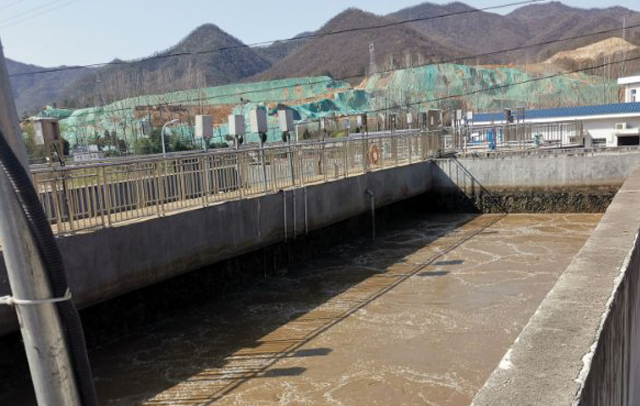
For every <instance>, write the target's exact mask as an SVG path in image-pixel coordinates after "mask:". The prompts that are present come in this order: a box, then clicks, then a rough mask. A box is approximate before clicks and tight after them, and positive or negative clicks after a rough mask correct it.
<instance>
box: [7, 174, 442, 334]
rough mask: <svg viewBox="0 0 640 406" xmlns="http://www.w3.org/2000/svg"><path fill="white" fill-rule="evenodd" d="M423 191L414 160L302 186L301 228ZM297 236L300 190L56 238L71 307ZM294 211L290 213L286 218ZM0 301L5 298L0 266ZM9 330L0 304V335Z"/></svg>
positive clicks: (427, 184)
mask: <svg viewBox="0 0 640 406" xmlns="http://www.w3.org/2000/svg"><path fill="white" fill-rule="evenodd" d="M430 188H431V164H430V163H418V164H414V165H409V166H403V167H398V168H392V169H386V170H382V171H377V172H372V173H368V174H365V175H359V176H354V177H349V178H346V179H342V180H339V181H334V182H329V183H326V184H320V185H314V186H309V187H308V188H307V189H306V201H307V205H306V213H307V217H306V218H307V221H306V224H307V225H308V228H309V230H314V229H319V228H322V227H325V226H328V225H330V224H334V223H337V222H340V221H343V220H346V219H348V218H351V217H354V216H357V215H360V214H363V213H367V212H368V211H369V210H370V200H369V197H368V196H367V195H366V194H365V191H366V190H367V189H369V190H371V191H372V192H373V193H374V194H375V202H376V206H377V207H380V206H385V205H388V204H391V203H394V202H397V201H401V200H404V199H407V198H410V197H413V196H416V195H419V194H422V193H425V192H426V191H428V190H429V189H430ZM285 205H286V224H287V231H286V234H287V236H288V238H292V237H293V234H294V225H295V232H297V233H298V234H302V233H304V231H305V191H304V189H296V190H295V191H291V190H289V191H286V193H282V192H281V193H278V194H273V195H266V196H260V197H255V198H249V199H242V200H236V201H230V202H225V203H221V204H217V205H214V206H210V207H206V208H200V209H194V210H190V211H185V212H179V213H175V214H172V215H168V216H166V217H160V218H151V219H147V220H144V221H138V222H132V223H129V224H126V225H120V226H117V227H113V228H106V229H101V230H96V231H93V232H88V233H84V234H78V235H75V236H71V237H65V238H60V239H59V240H58V242H59V246H60V250H61V252H62V255H63V257H64V260H65V265H66V269H67V273H68V276H69V283H70V286H71V288H72V292H73V294H74V298H75V300H76V303H77V304H78V306H79V307H86V306H89V305H91V304H95V303H97V302H100V301H103V300H107V299H109V298H113V297H115V296H118V295H121V294H123V293H126V292H129V291H132V290H135V289H138V288H141V287H144V286H147V285H150V284H152V283H154V282H158V281H162V280H165V279H168V278H171V277H174V276H177V275H179V274H182V273H185V272H188V271H192V270H195V269H198V268H201V267H203V266H206V265H210V264H213V263H215V262H218V261H222V260H224V259H228V258H232V257H235V256H238V255H240V254H243V253H247V252H250V251H254V250H257V249H260V248H262V247H264V246H267V245H270V244H274V243H277V242H280V241H282V240H283V239H284V238H285V227H284V225H285ZM294 207H295V215H294ZM0 264H1V265H0V296H1V295H4V294H8V293H9V288H8V283H7V279H6V271H5V270H4V262H3V261H0ZM15 327H16V324H15V317H14V310H13V309H11V308H9V307H6V306H2V307H0V334H2V333H6V332H7V331H10V330H12V329H14V328H15Z"/></svg>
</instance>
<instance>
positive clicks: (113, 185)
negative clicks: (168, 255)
mask: <svg viewBox="0 0 640 406" xmlns="http://www.w3.org/2000/svg"><path fill="white" fill-rule="evenodd" d="M582 136H583V129H582V123H581V122H579V121H575V122H574V121H572V122H562V123H549V124H530V123H527V124H514V125H507V126H505V125H492V126H474V127H464V128H461V129H441V130H436V131H419V130H416V131H414V132H397V133H395V134H382V135H370V136H363V135H356V136H352V137H348V138H342V139H331V140H327V141H310V142H300V143H295V144H284V143H278V144H275V145H270V146H265V147H264V148H252V147H249V146H247V147H244V148H241V149H239V150H229V149H224V150H220V149H218V150H212V151H208V152H204V151H201V152H197V153H190V154H177V155H169V156H167V158H163V157H162V156H157V155H156V156H143V157H138V158H137V159H135V160H123V159H120V160H116V161H111V162H98V163H94V164H93V165H86V164H85V165H79V166H66V167H53V168H52V167H41V166H40V167H33V168H32V176H33V181H34V185H35V187H36V190H37V191H38V194H39V196H40V201H41V203H42V205H43V207H44V210H45V213H46V215H47V217H48V219H49V221H50V223H51V225H52V228H53V230H54V232H55V233H56V234H72V233H76V232H78V231H83V230H89V229H95V228H101V227H110V226H114V225H117V224H123V223H126V222H129V221H134V220H138V219H143V218H148V217H152V216H164V215H166V214H168V213H172V212H176V211H180V210H186V209H192V208H198V207H205V206H208V205H210V204H214V203H219V202H224V201H229V200H234V199H243V198H247V197H253V196H257V195H262V194H266V193H277V192H278V191H280V190H286V189H289V188H297V187H302V186H306V185H311V184H317V183H323V182H331V181H335V180H338V179H342V178H346V177H349V176H353V175H359V174H363V173H366V172H370V171H377V170H382V169H385V168H391V167H396V166H402V165H409V164H412V163H415V162H423V161H426V160H428V159H430V158H432V157H436V156H440V155H442V154H443V153H445V152H455V151H462V150H464V149H470V148H478V149H480V148H484V149H486V148H488V146H489V144H490V143H491V142H493V143H494V144H495V145H494V146H493V147H494V148H496V149H497V148H501V149H502V148H532V147H540V146H545V145H549V146H557V147H566V146H571V145H574V143H575V142H576V141H579V138H580V137H582Z"/></svg>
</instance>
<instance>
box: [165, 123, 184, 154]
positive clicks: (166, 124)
mask: <svg viewBox="0 0 640 406" xmlns="http://www.w3.org/2000/svg"><path fill="white" fill-rule="evenodd" d="M178 121H180V120H178V119H177V118H174V119H173V120H171V121H167V122H166V123H164V125H163V126H162V130H161V131H160V138H161V141H162V156H163V157H164V158H166V157H167V149H166V147H165V145H164V129H165V128H167V126H168V125H171V124H175V123H177V122H178Z"/></svg>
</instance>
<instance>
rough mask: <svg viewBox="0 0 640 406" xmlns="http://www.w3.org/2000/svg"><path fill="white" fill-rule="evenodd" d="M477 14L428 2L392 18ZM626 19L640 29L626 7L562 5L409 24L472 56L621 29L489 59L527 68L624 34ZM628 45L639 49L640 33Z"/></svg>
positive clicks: (633, 32) (631, 33) (632, 33)
mask: <svg viewBox="0 0 640 406" xmlns="http://www.w3.org/2000/svg"><path fill="white" fill-rule="evenodd" d="M469 10H473V8H472V7H469V6H467V5H465V4H463V3H458V2H456V3H449V4H446V5H435V4H431V3H423V4H420V5H417V6H414V7H409V8H405V9H402V10H400V11H397V12H395V13H393V14H390V15H389V17H393V18H396V19H398V20H407V19H416V18H430V17H434V16H443V15H446V14H451V13H459V12H465V11H469ZM623 19H626V24H627V26H633V25H637V24H640V13H638V12H635V11H632V10H629V9H626V8H623V7H610V8H605V9H580V8H575V7H569V6H566V5H564V4H562V3H560V2H550V3H544V4H533V5H529V6H524V7H520V8H518V9H516V10H514V11H512V12H511V13H509V14H507V15H504V16H503V15H500V14H495V13H489V12H485V11H477V12H473V13H469V14H460V15H453V16H448V17H442V18H435V19H429V20H425V21H418V22H413V23H409V24H408V25H410V26H411V27H413V28H415V29H417V30H418V31H420V32H421V33H422V34H423V35H426V36H428V37H430V38H439V39H440V40H441V41H445V43H446V44H448V45H449V46H452V47H457V48H459V49H464V48H467V49H471V50H473V52H470V53H466V54H467V55H473V54H482V53H488V52H494V51H499V50H505V49H512V48H518V47H523V46H531V45H532V44H536V43H541V42H546V41H553V40H557V39H562V38H567V37H574V36H580V35H584V34H587V33H589V32H594V31H602V30H612V29H620V31H619V32H613V33H608V34H603V35H600V36H591V37H586V38H583V39H579V40H573V41H566V42H557V43H554V44H548V45H544V46H537V47H529V48H526V49H523V50H521V51H518V52H509V53H504V54H502V55H496V56H492V57H491V58H484V59H483V60H481V61H483V62H485V63H486V62H490V63H518V62H520V63H522V62H527V61H536V60H544V59H548V58H549V57H551V56H552V55H553V54H556V53H558V52H560V51H564V50H571V49H575V48H579V47H582V46H586V45H589V44H592V43H596V42H598V41H601V40H604V39H606V38H610V37H614V36H618V37H620V36H621V35H622V24H623ZM626 35H627V40H628V41H630V42H631V43H635V44H640V29H637V28H636V29H630V30H627V33H626Z"/></svg>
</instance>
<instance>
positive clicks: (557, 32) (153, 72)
mask: <svg viewBox="0 0 640 406" xmlns="http://www.w3.org/2000/svg"><path fill="white" fill-rule="evenodd" d="M470 10H474V9H473V8H472V7H470V6H468V5H466V4H463V3H460V2H455V3H449V4H445V5H436V4H431V3H423V4H419V5H416V6H414V7H409V8H405V9H402V10H399V11H397V12H395V13H392V14H389V15H387V16H378V15H374V14H371V13H368V12H365V11H361V10H357V9H350V10H346V11H344V12H342V13H340V14H339V15H337V16H335V17H334V18H332V19H331V20H330V21H328V22H327V23H326V24H325V25H324V27H322V28H321V30H320V31H318V32H317V33H319V34H328V33H331V32H336V31H344V30H351V29H354V28H366V27H371V26H380V25H387V24H394V23H397V22H399V21H402V20H407V19H416V18H428V17H436V16H442V15H444V14H450V13H456V12H461V11H462V12H464V11H470ZM623 19H624V20H625V21H626V25H627V27H629V26H633V25H640V13H639V12H635V11H632V10H629V9H626V8H623V7H610V8H605V9H580V8H575V7H569V6H566V5H563V4H562V3H559V2H550V3H544V4H534V5H529V6H525V7H521V8H518V9H516V10H514V11H513V12H511V13H509V14H507V15H500V14H496V13H490V12H484V11H478V12H473V13H469V14H462V15H456V16H449V17H443V18H435V19H430V20H426V21H417V22H413V23H407V24H395V25H392V26H388V27H385V28H382V29H370V30H362V31H353V32H344V33H341V34H335V35H329V36H321V38H304V37H305V36H308V35H309V33H303V34H300V36H298V38H299V40H296V41H280V42H278V41H276V42H275V43H273V44H271V45H270V46H265V47H255V48H249V47H246V46H244V44H243V43H242V42H241V41H240V40H238V39H237V38H235V37H233V36H231V35H230V34H228V33H226V32H224V31H222V30H220V29H219V28H218V27H216V26H215V25H213V24H206V25H203V26H201V27H199V28H197V29H196V30H194V31H193V32H192V33H191V34H189V35H188V36H187V37H185V38H184V39H183V40H182V41H180V42H179V43H178V44H177V45H175V46H172V47H170V48H169V49H167V50H165V51H162V52H159V53H157V54H155V55H154V56H156V58H153V59H149V58H142V59H140V60H139V61H138V62H135V61H134V63H127V62H123V61H118V60H115V61H113V63H112V64H111V65H108V66H105V67H103V68H98V69H80V70H69V71H65V72H59V73H51V74H46V75H33V76H20V77H14V78H12V85H13V87H14V91H15V94H16V101H17V104H18V108H19V109H20V112H21V113H22V112H26V111H29V112H30V111H33V110H34V109H37V108H39V107H40V106H42V105H44V104H51V103H53V102H58V104H59V105H67V106H69V107H86V106H92V105H96V104H104V103H109V102H112V101H114V100H119V99H122V98H126V97H132V96H138V95H145V94H160V93H165V92H168V91H172V90H183V89H198V88H203V87H209V86H215V85H223V84H229V83H238V82H246V81H256V80H266V79H278V78H287V77H301V76H313V75H325V74H328V75H331V76H333V77H334V78H341V77H353V76H356V75H363V74H365V73H367V72H368V70H369V45H370V43H372V42H374V43H375V49H376V51H375V56H376V66H377V70H378V71H380V70H388V69H389V68H398V67H407V66H416V65H420V64H425V63H428V62H438V61H442V60H447V59H451V58H453V57H460V56H470V55H476V54H481V53H488V52H494V51H499V50H502V49H509V48H518V47H526V46H527V45H531V44H535V43H538V42H544V41H555V40H557V39H561V38H566V37H572V36H580V35H584V34H586V33H589V32H593V31H599V30H613V29H615V30H616V31H615V32H612V33H609V34H607V35H601V36H592V37H587V38H583V39H580V40H573V41H568V42H557V43H552V44H548V45H545V46H538V47H535V48H526V49H523V50H520V51H517V52H510V53H504V54H502V55H496V56H491V57H485V58H471V60H467V61H466V62H467V63H468V64H470V65H476V64H508V65H519V64H526V65H527V66H532V65H536V62H539V61H545V60H548V59H549V58H551V57H552V56H553V55H556V54H558V53H560V52H563V51H571V50H574V49H578V48H582V47H585V46H588V45H590V44H594V43H598V42H600V41H603V40H606V39H608V38H612V37H621V36H622V30H621V27H622V21H623ZM618 30H619V31H618ZM265 35H267V34H265ZM626 40H627V41H628V42H629V43H631V44H635V45H639V46H640V28H635V29H628V30H627V32H626ZM219 48H225V50H224V51H220V52H207V51H211V50H215V49H219ZM198 52H201V53H198ZM633 52H634V55H635V54H636V52H637V51H633ZM173 53H179V54H181V56H180V57H170V55H171V54H173ZM589 60H590V59H589ZM556 61H557V62H554V64H555V65H557V66H558V67H562V68H563V69H566V68H569V67H572V66H581V67H582V66H588V64H587V65H585V63H588V62H581V63H578V64H576V63H574V62H575V61H573V60H572V58H564V57H563V58H557V59H556ZM585 61H587V60H585ZM598 62H599V63H601V62H602V61H598ZM544 66H547V67H548V66H549V64H544V65H541V67H542V69H543V70H544V69H546V68H544ZM624 68H625V69H615V72H614V73H613V76H616V75H618V74H624V73H629V72H630V71H631V70H634V69H636V70H637V69H638V68H640V62H639V63H630V64H626V65H625V67H624ZM41 69H44V68H41V67H37V66H31V65H27V64H22V63H18V62H13V61H10V63H9V70H10V72H11V73H17V72H25V71H29V70H41ZM594 73H596V74H606V75H609V77H611V75H612V73H611V70H608V72H604V71H603V72H594ZM358 79H359V78H355V77H354V78H352V79H351V80H350V81H351V82H352V83H355V82H358Z"/></svg>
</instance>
